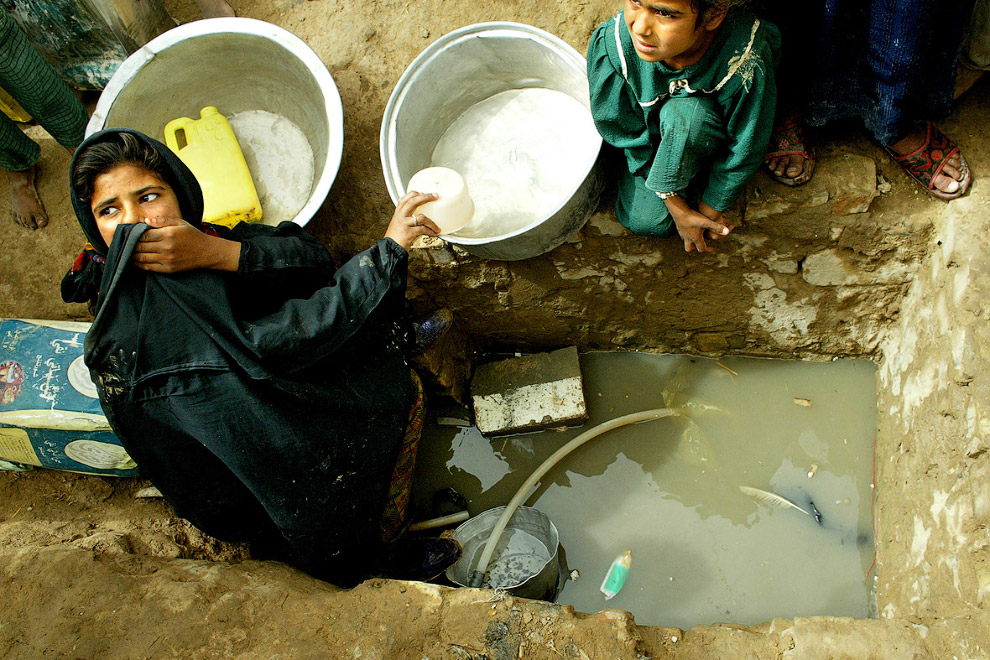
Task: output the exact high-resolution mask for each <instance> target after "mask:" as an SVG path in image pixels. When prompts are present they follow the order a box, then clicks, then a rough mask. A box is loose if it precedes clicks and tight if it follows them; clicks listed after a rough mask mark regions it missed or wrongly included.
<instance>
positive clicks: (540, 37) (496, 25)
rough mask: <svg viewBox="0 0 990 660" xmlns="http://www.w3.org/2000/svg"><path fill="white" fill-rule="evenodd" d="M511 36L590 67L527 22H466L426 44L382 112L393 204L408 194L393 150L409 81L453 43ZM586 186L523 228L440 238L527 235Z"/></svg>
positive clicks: (461, 240)
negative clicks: (397, 113) (398, 108)
mask: <svg viewBox="0 0 990 660" xmlns="http://www.w3.org/2000/svg"><path fill="white" fill-rule="evenodd" d="M499 36H508V37H514V38H521V37H529V38H531V39H533V40H534V41H541V42H544V43H546V44H547V45H550V46H552V47H553V49H554V50H555V51H556V52H557V53H559V54H560V55H561V56H562V57H563V58H564V59H565V60H569V61H570V63H571V65H572V66H573V67H574V68H575V69H577V70H579V71H581V72H582V74H583V73H584V72H585V71H586V69H587V64H586V60H585V58H584V57H583V56H582V55H581V54H580V53H579V52H577V51H576V50H575V49H574V48H573V47H572V46H571V45H570V44H569V43H567V42H566V41H564V40H563V39H561V38H560V37H558V36H556V35H554V34H551V33H550V32H547V31H546V30H541V29H540V28H537V27H534V26H532V25H526V24H525V23H513V22H510V21H492V22H488V23H475V24H473V25H467V26H465V27H462V28H458V29H457V30H454V31H453V32H449V33H447V34H445V35H444V36H442V37H440V38H439V39H437V40H436V41H434V42H433V43H432V44H430V45H429V46H427V47H426V48H425V49H424V50H423V51H422V52H421V53H420V54H419V55H417V56H416V58H415V59H414V60H413V61H412V62H411V63H410V64H409V66H408V67H407V68H406V70H405V71H404V72H403V73H402V76H400V77H399V81H398V82H397V83H396V84H395V88H394V89H393V90H392V94H391V95H390V96H389V99H388V103H387V104H386V105H385V112H384V114H383V121H382V130H381V133H380V135H379V142H378V148H379V155H380V158H381V161H382V173H383V175H384V177H385V186H386V187H387V188H388V194H389V197H391V198H392V203H397V202H398V201H399V198H400V197H402V195H403V194H405V191H404V190H403V191H401V192H400V190H399V189H398V187H397V184H396V182H397V181H399V180H400V177H399V173H398V171H397V170H396V167H395V162H394V159H393V158H392V157H391V153H392V152H393V151H394V147H395V141H396V136H395V124H396V121H397V120H396V117H395V108H396V106H398V105H400V104H401V103H402V102H403V101H404V99H405V96H406V94H407V93H408V87H409V84H410V82H411V81H412V80H413V79H414V78H415V77H416V76H417V75H419V73H420V72H421V71H422V70H423V69H425V68H426V67H427V66H428V65H429V64H430V62H431V61H432V60H433V59H434V58H435V57H436V56H437V55H439V54H440V53H442V52H444V51H445V50H447V49H448V48H450V47H451V46H452V45H454V44H456V43H458V42H462V41H467V40H469V39H473V38H490V37H499ZM598 146H599V149H596V150H595V152H594V153H593V154H591V155H590V157H589V158H588V163H587V168H586V172H590V171H591V169H592V168H593V167H594V165H595V162H596V161H597V159H598V152H599V150H600V148H601V138H600V137H599V141H598ZM583 185H584V180H583V179H582V180H581V181H576V182H575V183H574V186H573V188H572V189H571V190H570V192H569V194H568V195H567V196H566V197H565V198H564V199H563V200H562V201H561V203H560V205H559V206H558V207H557V208H555V209H554V210H553V211H552V212H551V213H548V214H547V216H546V217H544V218H539V219H537V220H534V221H533V222H531V223H530V224H528V225H526V226H524V227H521V228H519V229H517V230H515V231H512V232H509V233H506V234H500V235H498V236H488V237H484V238H468V237H458V236H456V235H451V234H444V235H443V236H441V237H440V238H442V239H443V240H445V241H447V242H448V243H454V244H457V245H488V244H490V243H496V242H499V241H504V240H507V239H510V238H514V237H516V236H519V235H522V234H525V233H527V232H529V231H531V230H532V229H533V228H534V227H538V226H539V225H541V224H543V223H544V222H546V220H547V219H548V218H551V217H553V216H554V215H555V214H556V213H557V212H559V211H560V209H562V208H563V207H564V206H566V205H567V203H568V200H569V199H570V198H571V197H573V196H574V195H575V194H576V193H577V191H578V190H579V189H580V188H581V187H582V186H583Z"/></svg>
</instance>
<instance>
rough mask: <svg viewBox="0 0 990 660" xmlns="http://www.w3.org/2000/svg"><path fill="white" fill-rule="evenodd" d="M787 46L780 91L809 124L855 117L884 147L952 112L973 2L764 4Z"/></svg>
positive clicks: (785, 0)
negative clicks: (920, 122)
mask: <svg viewBox="0 0 990 660" xmlns="http://www.w3.org/2000/svg"><path fill="white" fill-rule="evenodd" d="M764 4H765V5H766V6H765V8H764V10H763V13H764V14H765V15H766V16H768V18H770V20H772V21H775V22H777V23H778V24H779V25H780V28H781V32H782V33H783V43H784V49H785V57H784V60H783V61H784V65H783V66H782V68H781V83H780V84H781V87H782V88H786V89H789V90H790V91H791V93H792V94H793V97H794V100H795V102H796V103H797V105H798V107H799V109H800V110H801V112H802V116H803V118H804V120H805V121H806V122H807V123H808V124H810V125H812V126H822V125H824V124H826V123H829V122H832V121H836V120H840V119H861V120H862V121H863V123H864V124H865V125H866V128H867V129H868V130H869V131H871V132H872V133H873V136H874V137H875V138H876V139H877V140H878V141H879V142H880V143H881V144H883V145H887V146H889V145H891V144H893V143H894V142H897V141H898V140H900V139H901V138H903V137H904V135H905V134H906V133H907V131H908V130H909V129H910V125H911V122H912V121H916V120H936V119H941V118H943V117H946V116H948V114H949V113H950V112H951V111H952V100H953V99H952V97H953V86H954V81H955V78H956V63H957V61H958V56H959V51H960V47H961V43H962V39H963V33H964V30H965V29H966V27H967V26H968V25H969V23H970V18H971V16H972V11H973V0H802V1H801V2H794V1H793V0H764Z"/></svg>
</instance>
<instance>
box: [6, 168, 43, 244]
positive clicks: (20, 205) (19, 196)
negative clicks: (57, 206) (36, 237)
mask: <svg viewBox="0 0 990 660" xmlns="http://www.w3.org/2000/svg"><path fill="white" fill-rule="evenodd" d="M37 173H38V166H37V165H32V166H31V167H29V168H28V169H26V170H23V171H21V172H12V171H11V172H8V173H7V175H8V177H9V179H10V210H11V212H12V213H13V216H14V222H16V223H17V224H19V225H21V226H22V227H27V228H28V229H40V228H41V227H44V226H45V225H47V224H48V214H47V213H46V212H45V207H44V205H42V203H41V198H40V197H38V189H37V188H36V187H35V185H34V180H35V177H36V176H37Z"/></svg>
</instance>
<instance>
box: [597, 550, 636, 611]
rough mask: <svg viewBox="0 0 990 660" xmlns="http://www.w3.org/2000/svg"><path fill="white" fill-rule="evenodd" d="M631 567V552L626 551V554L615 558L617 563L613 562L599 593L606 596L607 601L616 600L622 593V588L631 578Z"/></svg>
mask: <svg viewBox="0 0 990 660" xmlns="http://www.w3.org/2000/svg"><path fill="white" fill-rule="evenodd" d="M631 566H632V551H631V550H626V554H624V555H622V556H621V557H616V558H615V561H613V562H612V565H611V566H610V567H609V569H608V573H606V574H605V579H604V580H602V586H601V587H599V591H601V592H602V593H603V594H605V600H611V599H613V598H615V597H616V596H617V595H618V593H619V592H620V591H622V587H623V585H624V584H625V583H626V578H627V577H628V576H629V568H630V567H631Z"/></svg>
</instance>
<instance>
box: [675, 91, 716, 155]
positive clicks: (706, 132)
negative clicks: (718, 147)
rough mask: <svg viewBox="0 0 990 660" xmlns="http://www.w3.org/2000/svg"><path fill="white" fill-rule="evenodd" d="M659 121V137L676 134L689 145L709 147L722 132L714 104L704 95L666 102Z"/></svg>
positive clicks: (712, 145) (713, 144)
mask: <svg viewBox="0 0 990 660" xmlns="http://www.w3.org/2000/svg"><path fill="white" fill-rule="evenodd" d="M659 120H660V135H661V136H662V137H663V138H666V137H667V136H668V135H671V134H676V135H679V136H680V137H681V139H683V140H684V141H685V142H687V143H688V144H691V145H695V144H697V145H700V146H705V147H708V148H713V147H714V146H715V144H716V143H717V141H718V138H719V137H720V136H721V135H722V134H723V133H724V128H723V127H722V120H721V117H720V115H719V112H718V108H717V107H716V104H715V101H714V100H713V99H711V98H708V97H706V96H688V97H685V98H673V99H668V100H667V101H666V102H665V103H664V104H663V107H661V108H660V115H659Z"/></svg>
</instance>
